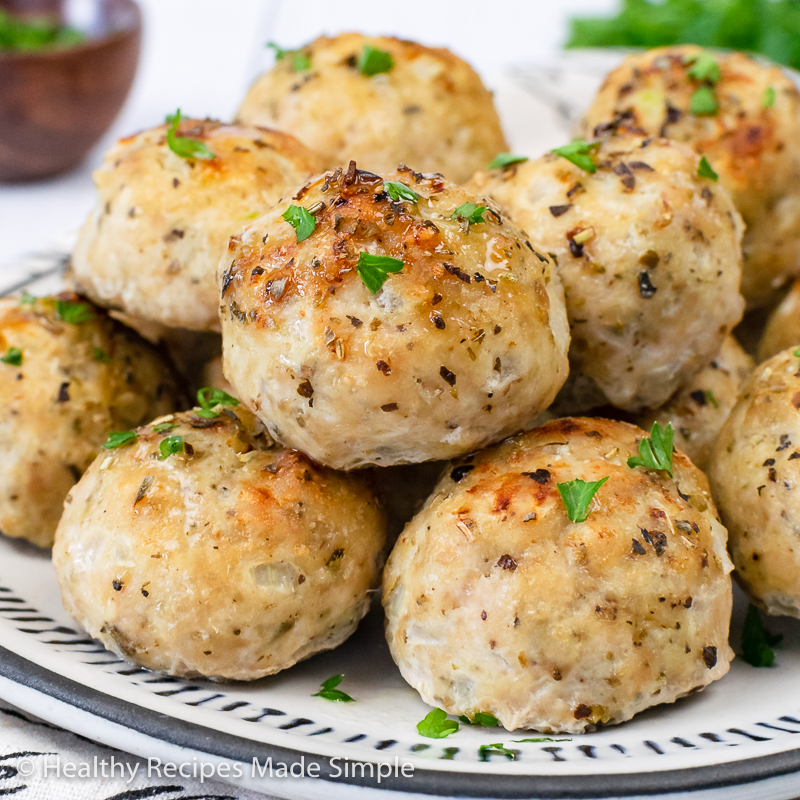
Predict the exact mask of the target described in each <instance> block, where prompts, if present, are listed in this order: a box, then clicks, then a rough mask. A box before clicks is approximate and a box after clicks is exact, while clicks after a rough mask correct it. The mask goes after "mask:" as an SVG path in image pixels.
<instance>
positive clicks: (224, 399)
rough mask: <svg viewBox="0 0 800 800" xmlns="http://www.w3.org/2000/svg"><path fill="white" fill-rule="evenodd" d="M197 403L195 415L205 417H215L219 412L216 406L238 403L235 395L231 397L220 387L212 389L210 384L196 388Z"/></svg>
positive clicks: (235, 404) (236, 404)
mask: <svg viewBox="0 0 800 800" xmlns="http://www.w3.org/2000/svg"><path fill="white" fill-rule="evenodd" d="M197 403H198V405H199V406H200V408H199V409H198V410H197V412H196V413H197V416H198V417H203V418H205V419H216V418H217V417H218V416H219V414H220V412H219V410H218V408H217V407H218V406H238V405H239V401H238V400H237V399H236V398H235V397H231V396H230V395H229V394H228V393H227V392H223V391H222V389H214V388H212V387H211V386H206V387H204V388H203V389H198V390H197Z"/></svg>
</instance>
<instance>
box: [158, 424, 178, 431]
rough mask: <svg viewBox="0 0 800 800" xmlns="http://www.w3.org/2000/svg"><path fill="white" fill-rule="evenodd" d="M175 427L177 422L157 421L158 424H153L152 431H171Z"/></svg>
mask: <svg viewBox="0 0 800 800" xmlns="http://www.w3.org/2000/svg"><path fill="white" fill-rule="evenodd" d="M177 427H178V423H177V422H159V423H158V425H153V433H164V432H165V431H171V430H173V429H174V428H177Z"/></svg>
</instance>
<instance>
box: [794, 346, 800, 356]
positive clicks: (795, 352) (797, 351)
mask: <svg viewBox="0 0 800 800" xmlns="http://www.w3.org/2000/svg"><path fill="white" fill-rule="evenodd" d="M792 355H793V356H794V357H795V358H800V347H798V348H797V350H795V351H794V352H793V353H792Z"/></svg>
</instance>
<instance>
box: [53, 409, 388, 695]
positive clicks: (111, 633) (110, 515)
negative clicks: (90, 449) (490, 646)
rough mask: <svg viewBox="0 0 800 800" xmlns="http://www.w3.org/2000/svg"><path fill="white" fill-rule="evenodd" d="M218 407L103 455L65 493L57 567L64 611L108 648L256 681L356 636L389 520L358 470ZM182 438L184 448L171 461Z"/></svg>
mask: <svg viewBox="0 0 800 800" xmlns="http://www.w3.org/2000/svg"><path fill="white" fill-rule="evenodd" d="M217 408H218V412H219V416H218V417H217V418H212V419H208V418H203V417H201V416H198V415H197V414H196V413H194V412H187V413H182V414H175V415H171V416H169V417H166V418H163V419H162V420H156V422H154V423H153V424H151V425H148V426H146V427H144V428H140V429H139V430H138V434H139V435H138V439H137V440H136V441H135V442H134V443H133V444H130V445H129V446H127V447H123V448H120V449H118V450H113V451H111V452H109V453H108V454H107V455H106V456H100V457H99V458H98V459H97V460H96V461H95V462H94V464H93V465H92V466H91V467H90V468H89V469H88V470H87V472H86V474H85V475H84V477H83V478H82V479H81V481H80V483H79V484H78V485H77V486H76V487H75V488H74V489H73V490H72V492H71V493H70V496H69V498H68V500H67V504H66V507H65V512H64V517H63V519H62V521H61V524H60V525H59V529H58V533H57V537H56V546H55V548H54V551H53V561H54V565H55V568H56V573H57V576H58V579H59V583H60V585H61V590H62V594H63V599H64V605H65V607H66V609H67V611H69V613H70V614H71V615H72V616H73V617H74V618H75V619H76V620H77V621H78V622H79V623H80V624H81V625H82V626H83V627H84V628H85V629H86V630H87V631H88V632H89V633H90V634H91V635H92V636H94V637H96V638H98V639H99V640H100V641H101V642H102V643H103V644H104V645H106V647H108V648H109V649H111V650H113V651H114V652H116V653H119V654H120V655H122V656H124V657H125V658H127V659H130V660H132V661H135V662H136V663H138V664H142V665H143V666H146V667H148V668H150V669H156V670H163V671H165V672H168V673H170V674H174V675H184V676H189V675H204V676H209V677H214V678H220V679H233V680H252V679H255V678H260V677H262V676H264V675H269V674H272V673H274V672H278V671H279V670H282V669H285V668H287V667H290V666H292V665H293V664H295V663H296V662H297V661H300V660H301V659H304V658H307V657H308V656H310V655H313V654H314V653H316V652H319V651H321V650H328V649H331V648H333V647H336V646H337V645H339V644H341V642H343V641H344V640H345V639H346V638H347V637H348V636H349V635H350V634H351V633H352V632H353V631H354V630H355V628H356V626H357V624H358V622H359V620H360V619H361V618H362V617H363V616H364V614H365V613H366V612H367V609H368V607H369V597H370V594H369V591H370V590H371V589H373V588H374V587H375V586H376V585H377V584H378V582H379V580H380V569H381V566H382V564H383V556H384V550H383V548H384V542H385V520H384V515H383V511H382V510H381V508H380V506H379V504H378V503H377V501H376V499H375V496H374V494H373V493H372V491H371V489H370V488H369V486H368V484H367V483H366V482H365V481H364V480H363V479H362V478H360V477H356V476H345V475H340V474H337V473H335V472H333V471H331V470H327V469H324V468H320V467H318V466H316V465H315V464H313V463H312V462H311V461H310V460H309V459H308V458H306V457H305V456H304V455H302V454H301V453H297V452H293V451H288V450H283V449H280V448H275V447H274V446H273V444H272V441H271V440H270V439H269V437H268V436H267V435H266V433H265V432H264V430H263V427H262V426H260V425H259V424H258V423H257V421H256V420H255V419H254V418H253V417H252V416H251V415H250V414H249V413H248V412H247V411H245V410H244V409H242V408H241V406H239V407H236V408H232V407H230V406H225V407H223V408H220V407H217ZM170 426H172V427H170ZM165 428H166V429H165ZM157 429H158V430H157ZM175 436H180V437H181V438H182V444H183V451H181V452H176V453H174V454H172V455H168V456H167V457H163V456H164V451H163V449H162V448H163V447H164V444H163V443H164V442H165V441H166V440H167V438H168V437H175Z"/></svg>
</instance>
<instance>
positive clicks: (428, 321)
mask: <svg viewBox="0 0 800 800" xmlns="http://www.w3.org/2000/svg"><path fill="white" fill-rule="evenodd" d="M394 197H396V198H399V199H393V198H394ZM295 203H298V204H299V205H294V204H295ZM306 209H311V211H313V213H314V214H315V216H314V217H312V216H311V214H310V213H309V212H308V211H307V210H306ZM302 213H304V214H306V219H307V220H310V224H309V225H305V226H304V223H303V222H300V223H298V226H297V230H296V231H295V229H294V228H293V226H292V225H290V224H289V223H288V222H287V221H286V218H287V217H289V218H291V219H295V218H296V217H298V216H301V215H302ZM298 240H300V241H298ZM219 269H220V273H221V275H220V278H221V294H222V307H221V316H222V339H223V360H224V371H225V377H226V378H227V379H228V380H229V381H230V383H231V386H233V388H234V391H235V393H236V396H237V397H239V398H240V399H241V400H242V402H244V403H245V404H246V405H247V406H248V407H249V408H251V409H252V410H253V411H254V412H255V413H256V414H258V416H259V417H261V419H262V420H263V421H264V422H265V423H266V425H267V427H268V428H269V431H270V433H271V434H272V435H273V436H274V437H275V438H276V439H277V440H278V441H279V442H281V443H282V444H284V445H285V446H287V447H294V448H297V449H299V450H302V451H303V452H305V453H308V455H309V456H311V457H312V458H313V459H315V460H316V461H319V462H320V463H322V464H326V465H328V466H331V467H334V468H338V469H352V468H355V467H358V466H364V465H368V464H377V465H380V466H389V465H392V464H399V463H413V462H419V461H428V460H436V459H444V458H449V457H452V456H455V455H460V454H462V453H465V452H469V451H470V450H474V449H475V448H478V447H481V446H483V445H485V444H488V443H489V442H491V441H494V440H497V439H500V438H502V437H503V436H507V435H508V434H510V433H514V432H515V431H517V430H519V429H520V428H521V427H522V425H523V423H524V422H525V421H527V420H528V419H530V418H532V416H534V415H535V414H536V413H538V411H539V410H541V409H543V408H545V407H546V406H547V405H549V404H550V402H551V401H552V399H553V397H554V396H555V393H556V392H557V391H558V388H559V387H560V386H561V384H562V383H563V382H564V379H565V377H566V374H567V349H568V346H569V331H568V327H567V321H566V312H565V309H564V300H563V292H562V289H561V284H560V282H559V280H558V277H557V275H556V274H555V272H554V270H553V267H552V263H551V261H550V260H549V259H548V258H547V256H545V255H543V254H542V253H540V252H538V251H537V250H535V249H534V247H533V246H532V245H531V244H530V242H529V241H528V240H527V239H526V238H525V235H524V234H523V233H522V232H521V231H520V230H519V229H518V228H517V227H515V226H514V225H513V223H511V222H510V221H509V220H508V219H506V218H504V217H503V216H502V215H501V214H499V213H498V212H497V211H495V210H494V208H492V207H491V206H489V207H487V206H486V205H478V204H477V202H476V198H475V197H473V196H472V195H471V194H468V193H467V192H465V191H464V190H463V189H460V188H458V187H456V186H454V185H453V184H450V183H448V182H447V181H446V180H444V179H443V178H442V177H441V176H439V175H422V174H420V173H417V172H413V171H412V170H410V169H407V168H406V169H403V170H400V171H398V172H395V173H391V174H389V175H388V176H387V177H386V178H385V179H384V178H383V177H379V176H377V175H374V174H372V173H369V172H364V171H361V170H358V169H357V168H356V166H355V162H351V164H350V167H349V168H348V169H347V171H345V172H343V171H342V170H337V171H335V172H329V173H326V174H324V175H322V176H320V177H318V178H316V179H314V180H313V181H311V182H310V183H309V184H307V185H306V186H305V187H303V188H302V189H301V190H300V191H298V192H297V193H296V194H295V195H294V198H292V199H289V198H286V199H285V200H284V201H282V202H281V203H279V204H278V205H277V206H276V207H275V208H274V209H273V210H272V211H270V212H269V213H268V214H266V215H265V216H263V217H261V218H260V219H258V220H255V221H254V222H252V223H251V224H249V225H248V226H246V227H245V228H244V229H243V230H242V231H240V232H239V233H238V234H237V235H236V236H235V237H233V238H232V239H231V242H230V246H229V249H228V252H227V254H226V255H225V257H224V258H223V260H222V261H221V262H220V268H219Z"/></svg>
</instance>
